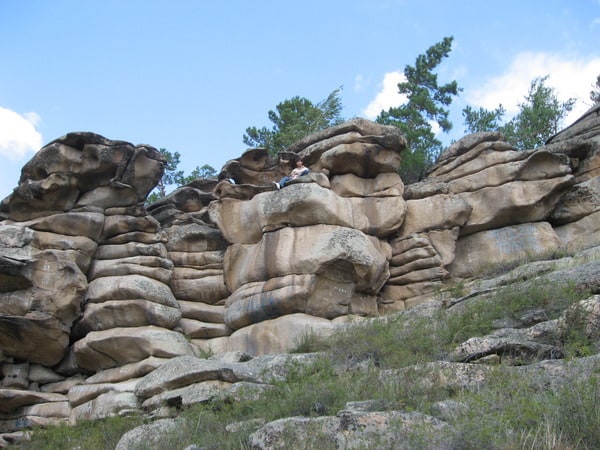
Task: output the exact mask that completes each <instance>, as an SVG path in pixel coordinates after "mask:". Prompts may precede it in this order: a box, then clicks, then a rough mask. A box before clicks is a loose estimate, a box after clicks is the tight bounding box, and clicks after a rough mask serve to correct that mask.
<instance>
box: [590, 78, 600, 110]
mask: <svg viewBox="0 0 600 450" xmlns="http://www.w3.org/2000/svg"><path fill="white" fill-rule="evenodd" d="M590 100H592V101H593V102H594V104H597V103H600V75H598V78H596V85H595V86H593V89H592V91H591V92H590Z"/></svg>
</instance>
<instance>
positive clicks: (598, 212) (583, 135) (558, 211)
mask: <svg viewBox="0 0 600 450" xmlns="http://www.w3.org/2000/svg"><path fill="white" fill-rule="evenodd" d="M546 148H547V150H548V151H550V152H555V153H562V154H565V155H567V156H569V158H570V160H571V162H572V166H573V175H574V176H575V184H574V185H573V187H572V188H571V189H569V191H568V192H567V194H565V196H564V197H562V199H561V200H560V202H559V203H558V204H557V205H556V208H555V209H554V210H553V211H552V214H551V215H550V217H549V218H548V221H549V222H550V223H551V224H552V226H553V227H554V231H555V232H556V234H557V236H558V238H559V240H560V246H561V249H565V250H567V251H569V252H573V251H577V250H579V249H581V248H585V247H589V246H593V245H598V244H599V243H600V105H596V106H594V107H593V108H591V109H590V110H589V111H587V112H586V113H585V114H584V115H583V116H582V117H581V118H580V119H579V120H577V121H576V122H575V123H573V124H572V125H571V126H570V127H568V128H566V129H565V130H563V131H561V132H560V133H558V134H557V135H556V136H554V137H552V138H551V139H550V140H549V141H548V143H547V145H546Z"/></svg>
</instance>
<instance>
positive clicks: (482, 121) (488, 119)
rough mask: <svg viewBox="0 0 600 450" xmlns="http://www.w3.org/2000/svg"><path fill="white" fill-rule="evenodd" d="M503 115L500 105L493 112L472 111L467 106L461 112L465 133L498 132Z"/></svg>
mask: <svg viewBox="0 0 600 450" xmlns="http://www.w3.org/2000/svg"><path fill="white" fill-rule="evenodd" d="M504 113H506V110H505V109H504V107H503V106H502V105H499V106H498V107H497V108H496V109H494V110H493V111H489V110H487V109H484V108H479V109H474V108H473V107H471V106H467V107H466V108H465V109H463V111H462V114H463V116H464V117H465V126H466V129H465V133H479V132H482V131H497V130H500V128H501V121H502V118H503V117H504Z"/></svg>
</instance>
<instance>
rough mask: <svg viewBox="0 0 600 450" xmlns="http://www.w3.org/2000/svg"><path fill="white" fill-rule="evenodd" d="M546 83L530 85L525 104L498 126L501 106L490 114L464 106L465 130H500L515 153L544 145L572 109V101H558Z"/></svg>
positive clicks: (573, 104)
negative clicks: (509, 118)
mask: <svg viewBox="0 0 600 450" xmlns="http://www.w3.org/2000/svg"><path fill="white" fill-rule="evenodd" d="M547 80H548V75H546V76H545V77H540V78H535V79H534V80H533V81H532V82H531V85H530V86H529V91H528V93H527V95H526V96H525V101H524V102H523V103H519V112H518V113H517V115H516V116H515V117H513V118H512V119H511V120H510V121H508V122H506V123H504V124H503V125H500V122H501V120H502V117H503V116H504V113H505V110H504V108H503V107H502V105H500V106H498V108H496V109H495V110H493V111H489V110H486V109H484V108H479V110H474V109H473V108H472V107H470V106H467V107H466V108H464V109H463V116H464V117H465V126H466V131H467V132H470V133H475V132H478V131H500V132H502V133H503V134H504V135H505V137H506V139H507V140H508V141H509V142H510V143H511V144H512V145H514V146H515V147H516V148H518V149H519V150H526V149H533V148H536V147H539V146H540V145H544V144H545V142H546V141H547V140H548V138H550V136H552V135H554V134H556V133H557V132H558V131H559V130H560V127H561V125H562V122H563V120H564V118H565V117H566V116H567V114H568V113H569V112H570V111H572V110H573V107H574V106H575V99H574V98H570V99H568V100H567V101H565V102H561V101H560V100H559V99H558V97H557V96H556V92H555V91H554V89H552V88H550V87H548V86H546V81H547Z"/></svg>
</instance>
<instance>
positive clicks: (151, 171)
mask: <svg viewBox="0 0 600 450" xmlns="http://www.w3.org/2000/svg"><path fill="white" fill-rule="evenodd" d="M598 111H599V107H595V108H592V109H591V110H590V111H589V112H588V113H586V115H584V116H583V117H582V118H581V119H580V120H579V121H578V122H576V123H575V124H574V125H573V126H571V127H569V128H568V129H566V130H564V131H563V132H561V133H559V134H558V135H557V136H555V137H553V138H552V139H550V140H549V141H548V143H547V144H546V145H545V146H542V147H540V148H538V149H535V150H529V151H524V152H522V151H516V150H515V149H514V148H512V147H511V146H510V145H509V144H508V143H507V142H506V141H505V140H504V138H503V137H502V135H500V134H499V133H477V134H473V135H469V136H465V137H464V138H463V139H460V140H459V141H457V142H455V143H454V144H453V145H452V146H450V147H449V148H448V149H447V150H446V151H445V152H444V153H443V154H442V155H441V156H440V158H439V160H438V162H437V163H436V165H435V166H434V167H432V169H431V170H430V172H429V173H428V175H427V177H426V178H425V179H424V180H422V181H420V182H418V183H415V184H412V185H409V186H404V183H403V182H402V180H401V178H400V176H399V175H398V174H397V169H398V167H399V164H400V161H401V158H402V152H403V151H405V149H406V145H407V144H406V140H405V139H404V137H403V136H402V135H401V134H400V133H399V131H398V129H397V128H394V127H388V126H381V125H378V124H375V123H372V122H369V121H366V120H363V119H353V120H351V121H348V122H346V123H344V124H341V125H339V126H336V127H333V128H330V129H327V130H324V131H322V132H319V133H316V134H313V135H311V136H308V137H306V138H305V139H303V140H301V141H299V142H297V143H295V144H293V145H292V146H291V147H290V148H288V149H287V151H286V152H283V153H281V154H279V155H277V156H272V155H269V154H268V152H267V151H266V150H265V149H251V150H248V151H247V152H245V153H244V154H243V155H242V156H241V157H240V158H238V159H235V160H232V161H229V162H228V163H227V164H225V166H224V167H223V169H222V175H223V176H222V177H220V178H222V181H218V180H196V181H194V182H193V183H190V184H188V185H186V186H183V187H181V188H179V189H177V190H176V191H174V192H173V193H171V194H169V195H168V196H166V197H165V198H163V199H161V200H160V201H159V202H157V203H155V204H153V205H150V206H147V205H144V201H145V198H146V196H147V194H148V193H149V192H150V190H151V189H152V188H153V187H154V186H155V185H156V183H157V182H158V180H159V179H160V176H161V175H162V171H163V167H164V164H165V161H164V160H163V159H162V157H161V155H160V153H159V152H158V151H156V149H154V148H152V147H150V146H146V145H141V146H134V145H132V144H129V143H126V142H122V141H110V140H108V139H106V138H103V137H101V136H98V135H95V134H93V133H71V134H68V135H66V136H64V137H62V138H60V139H57V140H56V141H53V142H51V143H50V144H48V145H47V146H45V147H44V148H43V149H41V150H40V151H39V152H38V153H37V154H36V155H35V157H34V158H33V159H32V160H31V161H30V162H29V163H27V164H26V166H25V167H24V168H23V171H22V175H21V179H20V181H19V186H18V187H17V188H15V190H14V192H13V194H12V195H11V196H9V197H7V198H6V199H4V200H3V201H2V204H1V205H0V218H1V219H2V221H1V222H0V366H1V369H2V377H1V378H0V405H1V406H0V409H1V410H0V432H2V433H9V432H13V431H15V430H20V429H26V428H28V427H31V426H33V425H36V424H40V425H47V424H54V423H58V422H64V421H71V422H76V421H78V420H81V419H93V418H100V417H106V416H109V415H114V414H122V413H124V412H126V411H158V410H162V408H168V407H171V406H173V405H180V406H181V405H190V404H194V403H200V402H205V401H210V400H211V399H213V398H216V397H215V396H217V395H220V394H221V393H223V392H233V391H232V389H233V390H235V389H237V388H238V387H239V386H240V383H244V386H246V387H248V388H249V390H251V391H252V392H255V393H257V392H260V391H261V390H262V389H268V388H269V383H270V381H269V380H266V379H263V378H261V377H257V376H256V373H255V371H254V368H255V366H254V365H255V364H259V362H260V364H261V369H264V368H265V367H268V368H269V369H270V370H283V369H281V368H280V366H279V362H274V361H275V359H276V358H275V357H273V358H275V359H269V358H270V357H267V356H262V355H269V354H278V353H283V352H287V351H289V350H290V349H292V348H293V347H295V346H296V345H297V344H298V343H299V342H300V341H301V340H302V339H303V338H304V337H306V336H307V335H310V334H319V335H322V336H327V335H329V334H331V333H332V332H333V331H334V330H335V329H336V328H338V327H340V326H342V325H343V326H346V324H348V323H351V322H353V321H355V320H359V319H361V320H364V318H366V317H375V316H379V315H384V314H389V313H393V312H397V311H403V310H410V309H413V308H414V307H416V306H418V305H420V304H425V303H426V302H431V300H432V298H435V297H436V295H438V294H439V293H440V292H441V291H442V290H443V287H444V286H445V283H446V282H447V280H463V281H464V282H468V281H469V280H471V279H473V278H477V277H478V275H479V274H480V273H482V271H484V270H485V269H487V268H490V267H493V266H494V265H498V266H510V265H511V264H516V263H519V262H523V261H527V260H530V259H536V258H543V257H546V256H548V255H552V254H560V253H561V252H576V251H582V250H583V249H585V248H590V247H594V246H597V245H600V238H599V237H598V236H600V187H599V186H600V185H599V181H598V180H600V158H599V157H598V153H599V148H600V134H599V130H600V125H599V123H600V118H599V116H598ZM297 157H302V158H303V160H304V162H305V165H307V166H308V167H309V168H310V173H309V174H308V175H305V176H302V177H300V178H298V179H296V180H293V181H292V182H291V183H290V184H289V185H288V186H286V187H285V188H283V189H281V190H276V189H275V188H274V187H273V186H272V185H271V182H272V181H273V180H277V179H278V178H279V177H281V176H282V175H284V174H286V173H287V172H288V171H289V161H290V160H291V159H293V158H297ZM229 178H232V179H233V180H235V183H234V184H232V183H231V182H230V181H228V179H229ZM596 259H597V258H596ZM565 270H566V269H565ZM579 276H582V277H587V278H586V279H587V281H586V283H588V285H592V286H596V285H597V273H596V272H595V271H594V270H593V268H590V267H584V268H583V269H581V272H580V273H579ZM564 277H575V274H574V273H564V274H563V278H564ZM481 283H482V284H481V286H484V285H485V283H486V282H485V281H481ZM595 283H596V284H595ZM481 289H484V287H481ZM488 289H492V288H491V287H488ZM596 293H597V292H596ZM597 303H598V300H597V298H596V297H591V298H588V299H586V300H585V301H584V302H583V303H581V305H579V306H578V308H577V312H578V313H579V312H580V311H581V310H584V311H586V316H587V317H589V333H590V336H596V328H597V317H596V316H597V309H598V307H597ZM568 320H569V313H568V312H566V313H565V316H564V318H563V319H562V321H557V322H556V323H544V324H539V323H535V324H532V325H531V329H527V330H525V331H522V330H520V331H514V330H511V329H510V328H511V327H509V326H507V327H503V328H502V329H501V330H497V331H496V332H495V333H494V334H493V335H490V336H484V337H479V338H478V339H473V340H470V341H467V342H465V343H462V344H461V345H460V346H458V347H457V348H456V351H455V353H454V354H453V355H451V356H452V359H453V361H455V362H454V363H453V364H463V363H464V361H474V360H479V359H483V361H486V358H488V359H489V358H494V355H505V354H507V353H511V354H519V358H520V360H521V361H527V362H531V361H533V360H535V359H536V358H539V356H540V355H549V357H559V356H558V355H559V352H558V351H557V349H556V348H555V346H553V345H552V344H550V343H548V342H546V341H543V340H541V339H538V340H536V339H537V338H536V337H539V336H542V335H544V333H546V335H547V334H548V333H550V334H552V335H553V336H560V333H561V332H562V331H561V330H562V329H563V328H561V327H563V325H564V324H565V323H567V322H568ZM561 324H562V325H561ZM232 352H233V353H232ZM519 352H520V353H519ZM200 354H204V355H205V356H206V355H209V354H215V357H214V359H210V358H208V359H206V358H200V357H199V355H200ZM232 355H235V356H232ZM262 358H264V359H262ZM307 358H308V357H307ZM308 359H309V358H308ZM253 361H254V362H253ZM249 367H251V368H252V370H250V369H249ZM188 372H189V373H188ZM159 379H160V380H162V381H158V380H159ZM165 380H166V381H165ZM149 386H150V387H149ZM350 410H351V411H350V412H348V411H346V412H344V411H342V412H340V414H338V416H336V417H329V418H327V420H326V421H325V422H327V429H328V430H329V431H328V432H327V433H329V434H328V435H329V436H330V437H331V439H333V440H339V439H340V436H341V435H347V434H348V429H346V428H344V427H345V426H346V425H347V424H349V423H352V421H353V420H355V419H356V420H358V421H361V423H370V421H375V422H377V423H378V424H380V425H381V424H384V423H388V421H394V423H404V422H406V423H412V422H411V421H412V420H416V419H415V418H414V417H412V416H411V417H408V416H405V415H402V414H401V415H398V414H388V413H387V412H386V413H385V414H384V413H382V412H380V411H379V412H378V411H371V412H370V413H369V414H364V415H363V414H362V413H360V414H357V413H356V411H354V410H352V408H350ZM418 421H419V423H420V426H427V427H429V426H432V427H434V428H435V427H436V426H437V422H435V421H432V420H431V418H429V417H419V418H418ZM375 422H374V423H375ZM303 424H304V422H303V420H300V421H295V420H290V421H289V424H286V429H287V428H288V427H292V429H295V430H296V431H294V432H295V433H299V434H298V435H299V436H300V435H301V434H302V429H303V428H304V425H303ZM373 426H375V425H373ZM278 427H279V425H278V424H266V425H265V429H264V430H263V431H262V432H260V433H257V434H256V436H255V438H256V446H257V447H260V446H261V445H262V444H260V442H261V441H262V440H264V439H266V438H265V437H264V436H265V434H261V433H267V434H269V435H273V436H274V435H276V434H277V430H278V429H279V428H278ZM370 427H371V425H369V426H367V428H369V430H370V429H371V428H370ZM375 428H377V427H375ZM384 428H385V427H384ZM377 430H378V431H377V433H384V434H385V433H387V431H386V430H384V429H383V428H377ZM392 435H393V436H394V437H393V439H396V438H398V436H396V435H394V434H393V433H392ZM392 435H390V436H392ZM355 438H356V439H360V438H359V437H358V435H356V436H355ZM391 438H392V437H390V439H391ZM269 439H278V438H277V437H269ZM336 442H337V441H336Z"/></svg>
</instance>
